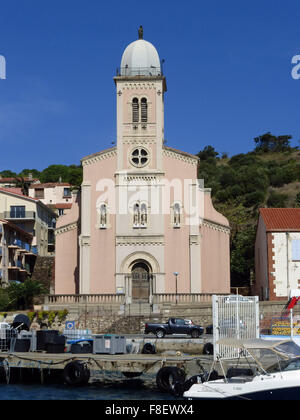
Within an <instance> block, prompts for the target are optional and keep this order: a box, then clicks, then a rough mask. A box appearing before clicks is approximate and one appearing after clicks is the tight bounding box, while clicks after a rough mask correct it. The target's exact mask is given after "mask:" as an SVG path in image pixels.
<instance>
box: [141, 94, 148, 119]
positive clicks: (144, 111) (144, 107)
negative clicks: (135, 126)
mask: <svg viewBox="0 0 300 420" xmlns="http://www.w3.org/2000/svg"><path fill="white" fill-rule="evenodd" d="M141 121H142V123H145V122H147V121H148V104H147V99H146V98H142V100H141Z"/></svg>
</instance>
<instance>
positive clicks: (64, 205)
mask: <svg viewBox="0 0 300 420" xmlns="http://www.w3.org/2000/svg"><path fill="white" fill-rule="evenodd" d="M54 207H55V208H56V209H70V208H71V207H72V203H57V204H54Z"/></svg>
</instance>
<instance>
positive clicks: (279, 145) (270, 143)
mask: <svg viewBox="0 0 300 420" xmlns="http://www.w3.org/2000/svg"><path fill="white" fill-rule="evenodd" d="M291 138H292V136H290V135H283V136H274V135H273V134H271V133H270V132H268V133H265V134H263V135H262V136H258V137H255V138H254V142H255V144H256V147H255V151H256V152H264V153H266V152H285V151H290V150H291V144H290V140H291Z"/></svg>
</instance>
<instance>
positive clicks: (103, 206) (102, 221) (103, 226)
mask: <svg viewBox="0 0 300 420" xmlns="http://www.w3.org/2000/svg"><path fill="white" fill-rule="evenodd" d="M106 227H107V205H106V204H101V206H100V229H106Z"/></svg>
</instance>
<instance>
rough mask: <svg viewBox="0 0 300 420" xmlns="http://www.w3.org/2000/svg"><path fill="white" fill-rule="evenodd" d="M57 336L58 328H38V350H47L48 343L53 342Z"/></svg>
mask: <svg viewBox="0 0 300 420" xmlns="http://www.w3.org/2000/svg"><path fill="white" fill-rule="evenodd" d="M57 336H58V331H57V330H38V331H37V332H36V349H37V350H38V351H43V350H46V344H53V343H54V340H55V337H57Z"/></svg>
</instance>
